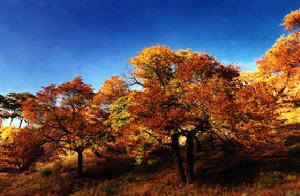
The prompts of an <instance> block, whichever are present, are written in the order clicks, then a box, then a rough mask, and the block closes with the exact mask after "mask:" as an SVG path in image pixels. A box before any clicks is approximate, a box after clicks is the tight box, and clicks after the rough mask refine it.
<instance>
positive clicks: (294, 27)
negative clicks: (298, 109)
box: [257, 10, 300, 105]
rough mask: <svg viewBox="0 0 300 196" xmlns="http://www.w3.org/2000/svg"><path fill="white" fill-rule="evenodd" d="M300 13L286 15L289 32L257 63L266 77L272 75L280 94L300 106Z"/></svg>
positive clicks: (272, 81) (284, 21)
mask: <svg viewBox="0 0 300 196" xmlns="http://www.w3.org/2000/svg"><path fill="white" fill-rule="evenodd" d="M299 24H300V11H299V10H296V11H293V12H291V13H290V14H288V15H286V16H285V17H284V20H283V26H284V28H285V29H286V30H287V31H289V32H288V34H287V35H285V36H282V37H280V38H279V39H278V40H277V42H276V43H275V44H274V45H273V46H272V47H271V48H270V49H269V50H268V51H267V52H266V53H265V55H264V56H263V57H262V58H261V59H260V60H259V61H258V62H257V64H258V68H259V71H260V72H262V73H263V75H264V76H265V77H267V76H269V77H270V75H271V77H272V78H271V79H269V80H270V83H272V85H273V86H275V87H277V88H278V92H279V94H283V95H285V96H287V99H289V100H290V101H291V100H292V101H293V102H294V103H295V104H296V105H299V99H300V94H299V86H300V39H299V36H300V25H299Z"/></svg>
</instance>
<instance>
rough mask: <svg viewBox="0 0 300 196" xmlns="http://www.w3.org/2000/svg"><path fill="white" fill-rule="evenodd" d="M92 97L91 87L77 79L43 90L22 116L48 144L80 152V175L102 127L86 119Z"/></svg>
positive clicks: (27, 106)
mask: <svg viewBox="0 0 300 196" xmlns="http://www.w3.org/2000/svg"><path fill="white" fill-rule="evenodd" d="M93 96H94V93H93V90H92V87H91V85H88V84H85V83H84V82H83V81H82V79H81V77H76V78H75V79H73V80H72V81H70V82H66V83H63V84H61V85H59V86H55V85H50V86H47V87H44V88H43V89H42V90H41V91H40V92H38V93H37V94H36V96H35V97H34V98H31V99H29V100H27V101H26V102H24V104H23V115H24V116H25V117H26V118H28V119H29V120H31V121H32V122H33V123H34V124H35V126H36V127H37V129H39V132H40V134H41V135H42V136H43V137H44V138H45V139H46V140H47V142H50V143H51V142H52V143H56V144H58V147H59V148H63V149H68V150H71V151H74V152H76V153H77V159H78V175H79V176H81V175H82V171H83V152H84V150H85V149H87V148H89V147H90V146H91V145H92V143H93V141H94V140H95V138H96V137H97V135H98V134H99V132H100V131H101V124H99V122H98V121H97V122H91V121H90V120H88V117H87V112H88V110H89V108H90V103H91V101H92V99H93Z"/></svg>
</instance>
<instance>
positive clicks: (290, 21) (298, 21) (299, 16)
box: [283, 10, 300, 30]
mask: <svg viewBox="0 0 300 196" xmlns="http://www.w3.org/2000/svg"><path fill="white" fill-rule="evenodd" d="M283 26H284V27H285V28H286V29H287V30H293V29H296V28H299V27H300V10H296V11H293V12H291V13H289V14H288V15H286V16H285V17H284V20H283Z"/></svg>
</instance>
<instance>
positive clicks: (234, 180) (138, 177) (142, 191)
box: [0, 124, 300, 196]
mask: <svg viewBox="0 0 300 196" xmlns="http://www.w3.org/2000/svg"><path fill="white" fill-rule="evenodd" d="M299 136H300V133H299V127H298V125H297V124H296V125H289V126H285V127H282V128H281V129H279V130H278V132H277V134H276V137H274V138H272V139H274V141H275V140H276V141H277V142H281V143H280V145H278V146H281V148H279V149H277V148H276V149H275V148H274V149H273V151H269V149H272V148H271V147H272V146H271V147H267V146H264V148H265V149H268V152H267V153H266V152H264V151H262V152H260V151H259V152H257V153H256V154H255V156H254V155H253V158H252V159H251V158H250V159H249V158H246V159H245V158H243V157H236V156H234V155H232V154H229V153H228V152H223V151H218V150H216V151H205V152H200V153H197V154H196V161H195V172H196V182H195V183H194V184H190V185H183V184H181V183H180V182H179V181H178V179H177V174H176V169H175V166H174V165H173V164H172V163H171V162H170V159H171V158H170V157H165V156H163V157H162V158H159V155H157V154H155V161H149V164H148V165H147V164H146V165H142V166H136V165H134V160H132V159H130V158H128V157H118V158H114V159H113V158H111V159H110V158H105V159H104V158H103V159H97V158H94V157H92V156H91V155H90V154H89V152H87V154H85V155H86V157H85V164H84V165H85V171H84V172H85V176H84V177H83V178H82V179H78V178H77V177H76V156H74V155H73V154H69V155H66V157H62V159H61V162H60V161H58V162H50V163H47V164H45V163H43V164H40V165H38V166H37V170H36V171H32V172H25V173H21V174H18V173H14V172H7V173H4V172H2V173H0V195H5V196H6V195H74V196H80V195H82V196H88V195H122V196H123V195H159V196H160V195H205V196H210V195H211V196H214V195H228V196H229V195H243V196H246V195H260V196H264V195H265V196H269V195H271V196H272V195H276V196H277V195H288V196H289V195H297V196H299V195H300V159H299V156H298V157H297V156H289V153H290V152H291V151H292V150H293V149H297V148H298V147H299V142H298V139H299V138H298V137H299ZM298 149H299V148H298ZM164 154H165V153H164ZM167 154H168V153H167ZM296 155H297V154H296ZM150 163H151V164H150ZM1 171H2V170H1ZM3 171H5V170H3Z"/></svg>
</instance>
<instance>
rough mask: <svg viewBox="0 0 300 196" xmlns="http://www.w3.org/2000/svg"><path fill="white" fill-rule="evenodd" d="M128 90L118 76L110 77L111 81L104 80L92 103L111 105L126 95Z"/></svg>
mask: <svg viewBox="0 0 300 196" xmlns="http://www.w3.org/2000/svg"><path fill="white" fill-rule="evenodd" d="M128 92H129V89H128V86H127V84H126V82H125V81H124V80H122V79H121V78H120V77H119V76H112V77H111V79H109V80H106V81H105V82H104V84H103V85H102V87H101V89H100V90H99V92H98V93H97V94H96V96H95V98H94V101H96V102H97V101H98V102H99V103H101V102H105V103H109V104H110V103H113V102H114V101H116V100H117V99H119V98H120V97H122V96H125V95H126V94H128Z"/></svg>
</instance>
